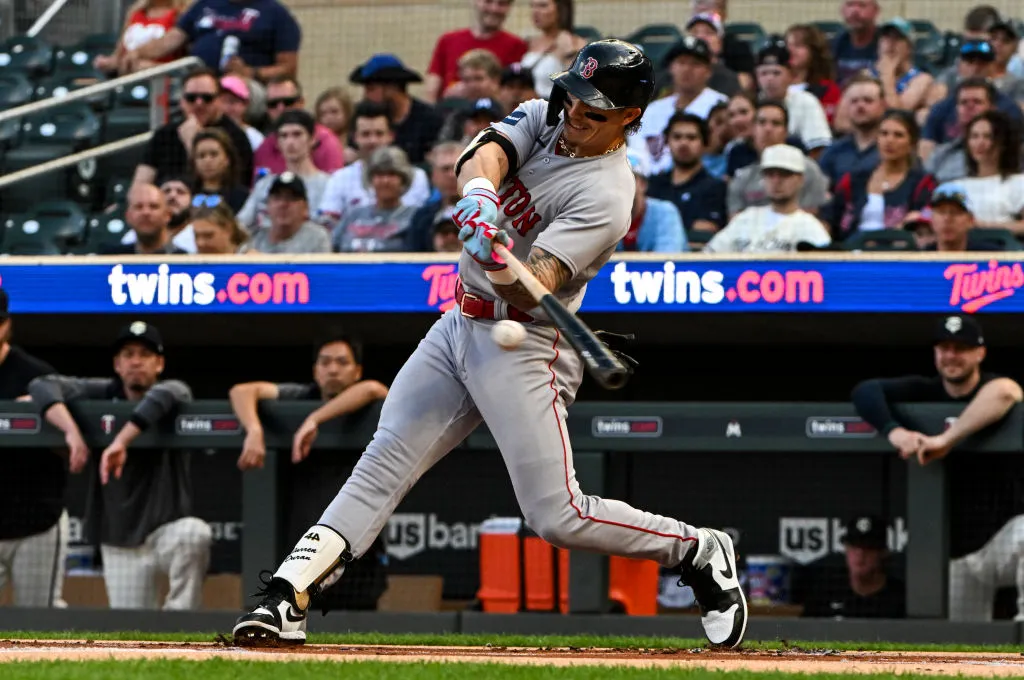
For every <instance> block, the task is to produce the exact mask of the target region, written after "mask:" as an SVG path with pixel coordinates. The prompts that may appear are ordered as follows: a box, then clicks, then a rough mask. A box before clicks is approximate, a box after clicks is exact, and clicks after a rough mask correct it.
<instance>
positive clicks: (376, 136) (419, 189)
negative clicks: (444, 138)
mask: <svg viewBox="0 0 1024 680" xmlns="http://www.w3.org/2000/svg"><path fill="white" fill-rule="evenodd" d="M353 128H354V130H355V134H354V138H355V143H356V149H358V151H359V160H357V161H356V162H355V163H352V164H351V165H347V166H345V167H344V168H342V169H341V170H338V171H337V172H335V173H334V174H333V175H331V179H330V180H329V181H328V183H327V188H326V189H324V197H323V199H322V201H321V203H320V210H319V214H318V219H319V220H320V221H321V222H323V223H324V224H325V225H327V226H329V227H331V228H332V229H333V227H334V226H335V225H337V223H338V221H339V220H340V219H341V218H342V216H343V215H344V214H345V212H346V211H348V210H349V209H351V208H354V207H356V206H360V205H371V204H373V203H374V202H375V199H374V196H373V187H372V186H369V185H368V184H364V176H363V164H364V163H365V162H366V161H367V160H368V159H369V158H370V156H371V155H372V154H373V152H374V151H376V150H377V149H379V148H381V147H382V146H389V145H390V144H391V143H392V142H393V141H394V139H395V136H394V132H393V131H392V129H391V119H390V118H389V117H388V111H387V109H386V108H385V107H383V106H381V105H380V104H373V103H371V102H362V103H360V104H359V105H358V106H357V107H356V111H355V114H354V116H353ZM429 196H430V182H429V181H428V180H427V173H426V172H424V171H423V169H422V168H414V169H413V179H412V186H411V187H410V188H409V191H408V192H406V194H405V195H404V196H402V203H404V204H405V205H411V206H416V207H419V206H421V205H423V204H424V203H426V201H427V198H429Z"/></svg>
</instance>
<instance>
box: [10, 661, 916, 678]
mask: <svg viewBox="0 0 1024 680" xmlns="http://www.w3.org/2000/svg"><path fill="white" fill-rule="evenodd" d="M3 672H4V675H5V676H6V677H10V678H18V680H64V679H65V678H66V679H68V680H92V679H95V680H135V679H136V678H146V679H147V680H164V679H166V680H179V679H186V678H187V679H192V680H194V678H202V679H203V680H229V679H231V680H233V679H234V678H244V679H245V680H282V678H293V677H294V678H303V679H304V680H305V679H307V678H308V679H309V680H313V679H316V678H325V679H328V678H329V679H330V680H339V679H343V680H364V679H365V680H370V679H371V678H372V679H373V680H391V679H394V680H481V678H486V680H519V679H521V678H531V679H533V678H541V679H546V678H549V679H551V680H605V679H608V680H634V679H643V680H661V679H662V678H666V679H667V678H672V679H673V680H676V679H680V678H681V679H682V680H790V679H803V680H806V678H807V677H808V676H807V675H804V674H799V673H779V672H766V673H760V672H752V671H731V672H723V671H714V670H705V669H699V668H692V669H684V668H625V667H607V666H603V667H602V666H560V667H555V666H508V665H501V664H477V663H449V664H440V663H411V662H406V663H390V664H389V663H382V662H378V661H358V662H344V664H341V663H339V662H333V661H295V662H290V663H288V665H287V667H286V668H285V667H283V666H282V664H281V663H277V662H266V661H262V662H261V661H232V660H229V659H210V660H207V661H187V660H183V659H173V660H168V659H158V660H154V661H135V660H126V661H78V662H60V661H39V662H15V663H10V664H4V665H3ZM853 677H854V676H851V675H844V674H840V673H821V674H815V675H814V680H851V678H853ZM892 677H893V676H892V675H891V674H883V673H878V674H870V675H860V674H858V675H857V676H856V680H881V679H882V678H888V679H891V678H892ZM900 677H901V678H926V677H933V676H928V675H912V674H901V675H900Z"/></svg>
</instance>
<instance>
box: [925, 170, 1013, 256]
mask: <svg viewBox="0 0 1024 680" xmlns="http://www.w3.org/2000/svg"><path fill="white" fill-rule="evenodd" d="M931 209H932V231H933V232H934V233H935V243H934V245H932V246H929V247H927V248H924V250H935V251H938V252H940V253H962V252H966V251H986V252H987V251H997V250H1004V246H1003V244H1002V243H999V242H998V241H995V240H993V239H991V238H987V237H986V236H985V235H983V234H979V233H977V232H975V231H974V227H975V221H974V214H975V213H974V204H973V202H972V201H971V198H970V196H969V195H968V194H967V190H966V189H964V187H963V185H961V184H960V183H959V182H947V183H946V184H942V185H940V186H939V187H938V188H937V189H936V190H935V192H934V193H933V194H932V202H931Z"/></svg>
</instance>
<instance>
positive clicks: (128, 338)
mask: <svg viewBox="0 0 1024 680" xmlns="http://www.w3.org/2000/svg"><path fill="white" fill-rule="evenodd" d="M129 342H137V343H139V344H141V345H145V346H146V347H148V348H150V349H151V350H153V351H154V352H156V353H157V354H161V355H162V354H163V353H164V340H163V338H162V337H160V331H158V330H157V329H156V326H154V325H152V324H148V323H146V322H145V321H132V322H131V323H130V324H128V325H127V326H125V327H124V328H122V329H121V331H120V332H119V333H118V334H117V339H116V340H114V354H117V353H118V352H120V351H121V348H122V347H124V346H125V345H127V344H128V343H129Z"/></svg>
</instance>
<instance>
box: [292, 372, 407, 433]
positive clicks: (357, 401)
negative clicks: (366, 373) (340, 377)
mask: <svg viewBox="0 0 1024 680" xmlns="http://www.w3.org/2000/svg"><path fill="white" fill-rule="evenodd" d="M387 396H388V388H387V386H386V385H385V384H384V383H381V382H377V381H376V380H360V381H359V382H357V383H356V384H354V385H350V386H349V387H348V388H347V389H345V390H343V391H342V392H341V393H340V394H337V395H335V396H334V397H333V398H332V399H331V400H330V401H328V402H327V403H325V404H324V405H323V406H321V407H320V408H318V409H317V410H315V411H313V412H312V413H310V414H309V415H308V416H307V417H306V419H307V420H312V421H313V422H314V423H316V424H317V425H323V424H324V423H326V422H327V421H328V420H334V419H335V418H340V417H341V416H343V415H346V414H348V413H354V412H355V411H358V410H359V409H361V408H363V407H364V406H366V405H368V404H370V403H372V402H375V401H380V400H381V399H384V398H385V397H387Z"/></svg>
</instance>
